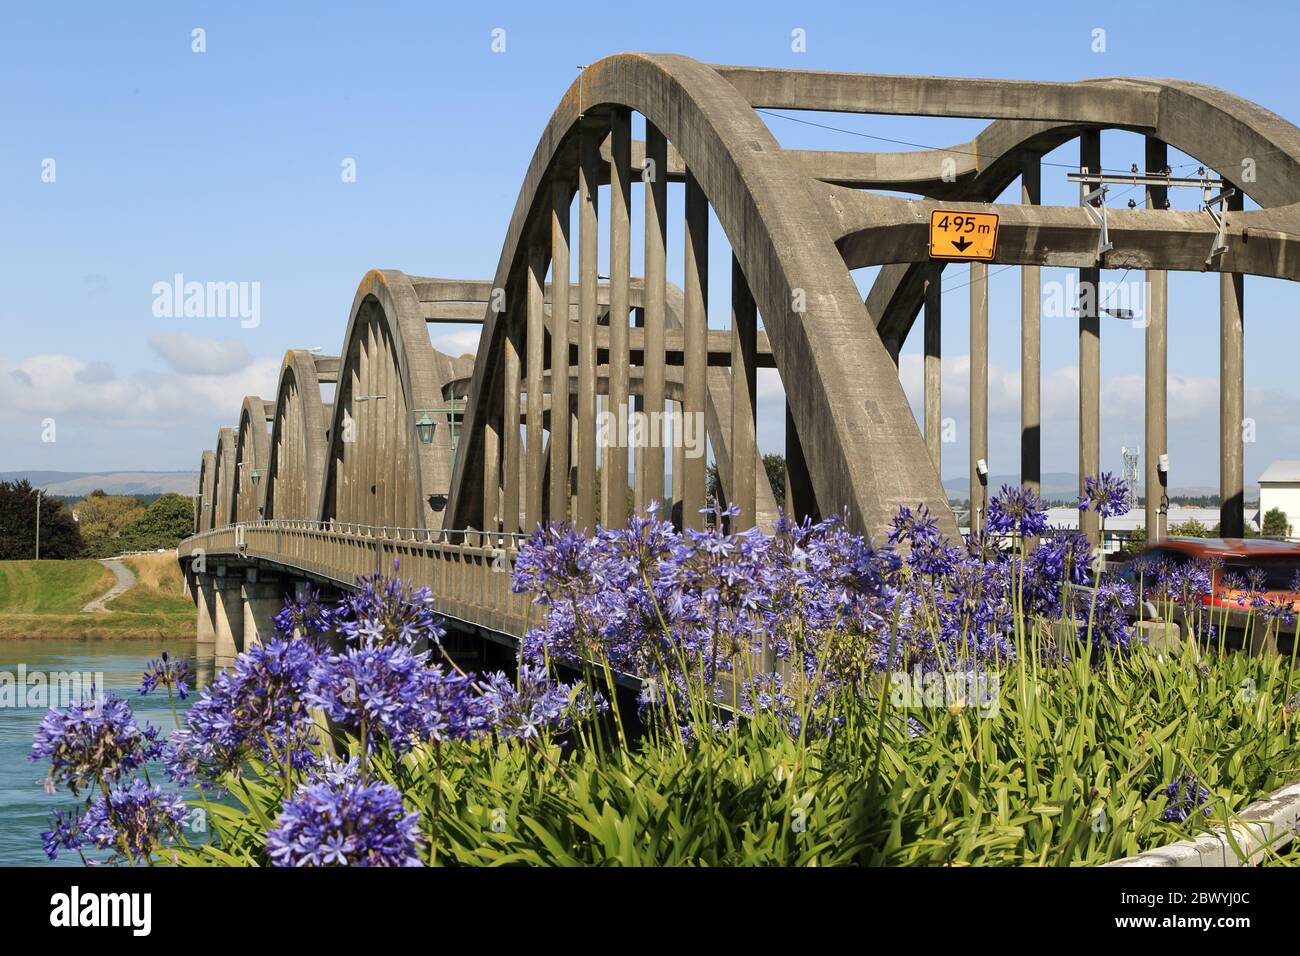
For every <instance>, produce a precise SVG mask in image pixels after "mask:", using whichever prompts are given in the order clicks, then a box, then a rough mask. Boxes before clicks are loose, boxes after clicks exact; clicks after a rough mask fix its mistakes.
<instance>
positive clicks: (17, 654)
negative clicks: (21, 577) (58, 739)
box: [0, 640, 214, 866]
mask: <svg viewBox="0 0 1300 956" xmlns="http://www.w3.org/2000/svg"><path fill="white" fill-rule="evenodd" d="M164 650H165V651H167V652H168V653H169V654H170V655H171V656H173V657H176V658H178V659H182V660H189V662H190V671H191V673H192V674H195V675H196V678H197V680H196V683H197V686H198V687H204V686H206V685H207V684H208V682H209V681H211V679H212V675H213V671H214V667H213V660H212V657H211V656H208V657H207V658H206V659H204V660H200V659H196V657H195V644H194V642H193V641H170V642H168V641H156V640H139V641H136V640H105V641H78V640H0V674H7V675H10V678H9V679H10V680H15V681H17V680H18V679H19V678H20V676H21V675H23V674H24V673H25V674H26V675H27V687H28V688H29V690H28V691H27V693H25V694H21V695H13V696H14V699H13V700H12V701H10V700H7V699H4V698H3V697H0V866H49V865H54V866H64V865H68V866H80V865H81V861H80V859H78V857H77V854H76V853H75V852H72V853H60V854H59V858H58V860H56V861H55V862H54V863H53V864H51V863H50V860H49V859H48V858H47V857H46V856H45V851H44V850H42V849H41V831H42V830H44V829H47V828H48V823H49V818H50V813H51V811H53V810H55V809H70V808H72V807H73V806H74V805H75V804H76V803H77V798H75V797H73V796H72V795H71V794H70V793H68V792H67V791H66V790H59V791H57V792H55V793H53V794H49V793H46V792H45V789H44V787H43V781H44V778H45V774H46V772H47V771H48V769H49V765H48V764H47V763H45V762H43V761H42V762H41V763H33V762H32V761H30V760H28V759H27V754H28V753H29V752H30V751H31V746H32V734H34V733H35V732H36V728H37V727H38V726H39V725H40V722H41V718H42V717H43V716H44V715H45V710H46V708H45V707H44V706H25V705H29V704H31V703H32V702H33V701H32V700H31V698H32V696H33V692H32V690H30V688H32V687H34V686H35V685H36V683H37V679H36V678H35V677H34V676H33V675H35V674H37V673H40V674H59V673H61V674H69V673H76V674H81V675H86V677H87V680H88V681H89V680H94V681H100V680H101V678H100V677H99V676H98V675H102V686H103V687H104V688H106V689H107V690H109V691H111V692H113V693H115V694H116V695H117V696H119V697H123V698H126V699H127V700H129V701H130V703H131V707H132V709H133V710H134V711H135V715H136V720H137V721H138V722H139V723H140V724H141V726H143V725H144V724H145V723H146V722H148V723H150V724H153V725H154V726H156V727H158V728H160V729H161V731H162V732H163V734H164V735H165V734H167V733H169V732H170V731H171V730H172V729H173V728H174V727H175V721H174V720H173V719H172V711H171V707H170V705H169V704H168V703H167V694H166V692H165V691H164V690H157V691H154V692H153V693H152V694H150V695H149V696H147V697H141V696H140V695H139V694H138V693H137V692H136V689H137V688H138V687H139V686H140V676H141V674H143V673H144V670H145V667H146V666H147V665H148V663H149V661H151V660H153V659H155V658H157V657H158V655H159V654H160V653H161V652H162V651H164ZM19 686H21V684H20V685H19ZM193 700H194V694H193V693H191V695H190V697H189V699H188V700H186V701H178V708H179V709H180V711H181V713H182V716H183V709H184V707H185V706H186V705H187V704H189V703H191V702H193ZM11 703H12V704H13V706H11V705H10V704H11ZM36 703H37V704H39V703H41V701H40V700H39V698H38V699H37V701H36ZM60 703H62V702H60ZM149 774H150V778H151V779H152V780H153V782H154V783H159V784H163V785H166V777H165V775H164V774H163V773H162V770H161V768H155V767H150V770H149ZM187 796H189V795H188V794H187ZM82 799H83V800H84V795H83V797H82Z"/></svg>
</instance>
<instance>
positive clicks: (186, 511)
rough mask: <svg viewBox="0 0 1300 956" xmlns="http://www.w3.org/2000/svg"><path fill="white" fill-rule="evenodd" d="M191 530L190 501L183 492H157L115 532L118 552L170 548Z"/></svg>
mask: <svg viewBox="0 0 1300 956" xmlns="http://www.w3.org/2000/svg"><path fill="white" fill-rule="evenodd" d="M193 532H194V502H193V500H192V499H190V498H186V497H185V496H184V495H178V494H172V493H168V494H165V495H160V496H159V497H158V500H157V501H155V502H154V503H153V504H151V505H150V506H149V507H148V508H147V509H146V510H145V512H144V514H142V515H141V516H140V517H138V518H136V519H135V520H134V521H132V522H131V523H130V524H129V525H127V526H126V527H125V528H123V529H122V531H121V533H120V534H119V535H118V542H119V548H118V550H119V551H156V550H157V549H158V548H174V547H176V545H177V544H178V543H180V540H181V539H182V538H184V537H187V536H188V535H190V534H192V533H193Z"/></svg>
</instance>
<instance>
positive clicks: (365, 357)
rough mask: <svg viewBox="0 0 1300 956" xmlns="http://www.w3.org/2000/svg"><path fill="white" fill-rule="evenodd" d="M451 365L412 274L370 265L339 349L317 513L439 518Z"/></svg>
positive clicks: (326, 517) (342, 517) (416, 522)
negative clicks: (421, 423)
mask: <svg viewBox="0 0 1300 956" xmlns="http://www.w3.org/2000/svg"><path fill="white" fill-rule="evenodd" d="M450 373H451V368H450V360H448V359H447V357H446V356H443V355H441V354H440V353H438V352H437V351H436V350H435V349H434V348H433V345H432V344H431V343H430V341H429V333H428V330H427V329H426V327H425V319H424V315H423V312H422V311H421V306H420V300H419V297H418V296H417V294H416V292H415V289H414V287H413V286H412V284H411V280H410V279H409V278H408V277H407V276H406V275H404V274H403V273H401V272H397V271H393V270H372V271H371V272H368V273H367V274H366V275H365V277H364V278H363V279H362V280H361V284H360V286H359V287H358V289H357V293H356V296H355V298H354V299H353V303H352V311H351V315H350V317H349V319H348V326H347V333H346V334H345V336H344V340H343V350H342V352H341V354H340V367H339V379H338V387H337V390H336V393H335V399H334V409H333V413H332V416H331V424H330V443H329V450H328V454H327V456H326V464H325V480H324V485H323V493H322V495H321V501H320V517H321V520H323V521H336V522H342V523H348V524H364V525H387V526H390V527H406V528H438V527H441V526H442V517H443V515H442V510H443V505H444V503H445V501H446V497H447V495H448V492H449V487H448V485H449V482H450V478H451V444H450V429H449V428H448V422H447V415H446V414H445V413H444V412H443V411H441V410H442V409H444V408H445V407H446V403H445V400H444V398H443V384H444V382H445V380H446V379H447V378H449V377H451V375H450ZM380 396H382V397H380ZM358 399H360V401H358ZM422 409H423V410H428V414H429V416H430V418H432V419H433V421H434V423H435V428H434V440H433V442H432V443H430V444H428V445H425V444H423V443H421V442H420V441H419V439H418V438H417V437H416V433H415V420H416V418H417V417H418V415H419V414H423V412H421V411H420V410H422Z"/></svg>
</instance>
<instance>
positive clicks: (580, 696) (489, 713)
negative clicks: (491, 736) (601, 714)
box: [476, 664, 603, 739]
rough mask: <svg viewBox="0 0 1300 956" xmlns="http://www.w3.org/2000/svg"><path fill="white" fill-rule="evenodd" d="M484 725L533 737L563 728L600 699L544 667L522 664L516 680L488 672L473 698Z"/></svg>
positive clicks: (503, 734)
mask: <svg viewBox="0 0 1300 956" xmlns="http://www.w3.org/2000/svg"><path fill="white" fill-rule="evenodd" d="M476 704H477V708H478V709H479V710H480V712H481V713H482V715H483V719H484V721H485V723H486V725H488V726H491V727H492V729H493V730H494V731H495V732H496V734H497V735H498V736H499V737H502V738H506V739H508V738H511V737H522V738H529V737H536V736H538V735H539V734H540V733H541V732H542V731H543V730H544V729H552V730H559V731H563V730H566V729H568V727H569V726H570V725H571V723H572V722H573V720H574V719H575V718H585V717H589V716H590V715H591V713H592V711H593V710H598V709H602V708H603V701H593V700H591V699H590V698H588V697H587V696H586V694H585V693H584V688H583V687H582V685H581V684H579V683H573V684H561V683H557V682H555V681H554V680H552V679H551V677H550V675H549V674H548V673H547V672H546V669H545V668H543V667H539V666H536V665H532V664H521V665H520V666H519V673H518V675H517V677H516V679H515V680H511V679H510V678H509V677H507V676H506V675H505V674H503V673H500V672H498V673H495V674H489V675H488V676H487V678H486V679H485V680H484V682H483V687H482V691H481V694H480V696H479V698H478V700H477V701H476Z"/></svg>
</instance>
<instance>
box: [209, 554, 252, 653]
mask: <svg viewBox="0 0 1300 956" xmlns="http://www.w3.org/2000/svg"><path fill="white" fill-rule="evenodd" d="M212 583H213V588H212V595H213V598H214V600H213V602H212V603H213V607H214V609H215V611H216V613H215V614H214V615H213V625H214V629H215V631H216V647H215V648H214V653H215V654H216V656H217V657H219V658H223V659H230V658H233V657H234V656H235V655H236V654H238V653H239V652H240V651H242V650H243V649H244V598H243V583H244V581H243V576H242V575H241V574H239V573H238V572H237V571H234V570H233V569H232V573H230V574H226V575H224V576H220V577H216V578H213V582H212Z"/></svg>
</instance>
